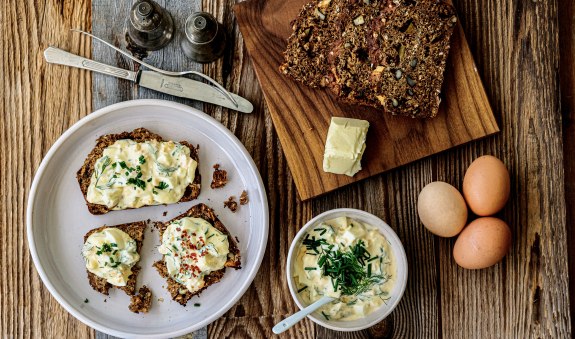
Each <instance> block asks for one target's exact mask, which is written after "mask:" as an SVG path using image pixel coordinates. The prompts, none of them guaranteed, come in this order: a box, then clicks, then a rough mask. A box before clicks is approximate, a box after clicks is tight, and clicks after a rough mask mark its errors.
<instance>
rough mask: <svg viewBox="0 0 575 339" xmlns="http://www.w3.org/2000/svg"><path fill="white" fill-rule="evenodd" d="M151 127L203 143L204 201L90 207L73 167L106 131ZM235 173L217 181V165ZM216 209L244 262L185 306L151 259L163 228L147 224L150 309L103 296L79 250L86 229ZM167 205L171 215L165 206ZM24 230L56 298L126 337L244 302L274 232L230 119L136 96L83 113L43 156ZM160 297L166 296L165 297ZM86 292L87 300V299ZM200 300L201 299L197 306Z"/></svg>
mask: <svg viewBox="0 0 575 339" xmlns="http://www.w3.org/2000/svg"><path fill="white" fill-rule="evenodd" d="M137 127H145V128H148V129H149V130H151V131H152V132H155V133H158V134H160V135H161V136H162V137H164V138H165V139H169V140H177V141H179V140H187V141H190V142H191V143H192V144H199V145H200V173H201V176H202V191H201V194H200V196H199V199H196V200H194V201H191V202H186V203H180V204H175V205H169V206H154V207H145V208H141V209H136V210H127V211H113V212H110V213H108V214H105V215H101V216H95V215H92V214H90V213H89V212H88V209H87V208H86V205H85V202H84V198H83V196H82V193H81V192H80V188H79V186H78V183H77V181H76V171H77V170H78V169H79V168H80V167H81V166H82V164H83V161H84V159H85V158H86V156H87V155H88V153H89V152H90V150H91V149H92V148H93V147H94V145H95V140H96V139H97V138H98V137H99V136H101V135H103V134H109V133H117V132H122V131H131V130H133V129H135V128H137ZM216 163H219V164H220V165H221V167H222V168H223V169H225V170H227V171H228V178H229V182H228V184H227V185H226V186H225V187H224V188H220V189H215V190H214V189H211V188H210V182H211V177H212V172H213V169H212V166H213V165H214V164H216ZM244 189H245V190H247V191H248V195H249V200H250V201H249V203H248V204H247V205H244V206H239V205H238V206H239V208H238V211H237V212H236V213H232V212H231V211H230V210H229V209H227V208H226V209H224V208H223V206H224V205H223V202H224V200H226V199H227V198H228V197H229V196H231V195H234V196H236V199H238V200H239V195H240V193H241V192H242V190H244ZM200 202H202V203H205V204H207V205H208V206H210V207H212V208H214V210H215V211H216V213H217V214H218V216H219V218H220V220H221V221H222V222H223V223H224V225H226V227H227V228H228V230H229V231H230V233H231V234H232V235H234V236H237V238H238V240H239V247H240V251H241V255H242V269H241V270H234V269H228V270H227V271H226V274H225V276H224V278H223V279H222V280H221V281H220V282H219V283H217V284H215V285H213V286H211V287H210V288H208V289H207V290H205V291H204V292H203V293H202V294H201V295H200V296H199V297H194V298H192V299H191V300H190V301H189V302H188V305H187V307H182V306H181V305H180V304H178V303H176V302H174V301H172V300H171V298H170V296H169V293H168V292H167V290H166V289H164V288H163V287H162V286H163V285H165V282H164V280H163V279H162V278H161V277H160V276H159V275H158V273H157V272H156V270H155V269H154V268H153V267H152V266H151V265H152V264H153V262H155V261H156V260H158V259H160V258H161V255H160V254H159V253H158V252H157V246H158V245H159V242H160V240H159V235H158V232H157V231H156V230H153V231H152V227H151V225H150V227H149V228H148V230H147V233H146V237H145V241H144V246H143V248H142V260H141V262H140V265H141V266H142V271H141V272H140V275H139V277H138V287H139V286H141V285H143V284H146V285H147V286H148V287H150V288H151V290H152V292H153V293H154V301H153V305H152V309H151V311H150V313H148V314H145V315H142V314H134V313H132V312H130V311H129V310H128V305H129V302H130V300H129V297H128V296H127V295H126V294H125V293H124V292H122V291H120V290H117V289H111V290H110V296H108V297H105V296H104V295H102V294H99V293H98V292H96V291H94V290H93V289H92V288H91V287H90V285H89V284H88V280H87V278H86V270H85V266H84V260H83V259H82V256H81V254H80V253H81V249H82V245H83V237H84V234H85V233H86V232H88V231H89V230H90V229H92V228H95V227H99V226H102V225H104V224H106V225H116V224H121V223H126V222H132V221H138V220H147V219H151V220H152V221H158V220H159V221H166V220H169V219H172V218H173V217H175V216H177V215H179V214H180V213H182V212H184V211H186V210H187V209H189V208H190V207H191V206H193V205H195V204H197V203H200ZM164 212H167V215H166V216H163V213H164ZM27 234H28V243H29V246H30V252H31V254H32V259H33V260H34V264H35V265H36V269H37V270H38V273H39V274H40V277H41V278H42V281H43V282H44V284H45V285H46V287H47V288H48V290H49V291H50V292H51V293H52V295H53V296H54V298H56V300H58V302H59V303H60V304H61V305H62V306H63V307H64V308H65V309H66V310H67V311H68V312H70V313H71V314H72V315H73V316H75V317H76V318H78V319H79V320H81V321H82V322H84V323H85V324H87V325H89V326H91V327H93V328H95V329H97V330H99V331H102V332H106V333H108V334H111V335H115V336H119V337H154V338H157V337H173V336H177V335H183V334H186V333H189V332H191V331H194V330H196V329H199V328H201V327H203V326H205V325H207V324H209V323H211V322H212V321H214V320H216V319H217V318H218V317H220V316H221V315H222V314H223V313H224V312H226V311H227V310H228V309H230V307H231V306H232V305H233V304H234V303H236V302H237V301H238V299H239V298H240V297H241V296H242V295H243V294H244V292H245V291H246V289H247V288H248V287H249V285H250V284H251V282H252V280H253V279H254V276H255V275H256V272H257V270H258V268H259V267H260V264H261V261H262V258H263V255H264V252H265V247H266V242H267V237H268V205H267V199H266V193H265V189H264V186H263V183H262V180H261V177H260V175H259V173H258V170H257V168H256V166H255V164H254V162H253V160H252V158H251V157H250V155H249V154H248V152H247V151H246V149H245V148H244V147H243V145H242V144H241V143H240V141H239V140H238V139H237V138H236V137H235V136H234V135H233V134H232V133H231V132H230V131H229V130H228V129H226V128H225V127H224V126H223V125H221V124H220V123H219V122H217V121H216V120H214V119H212V118H211V117H209V116H208V115H206V114H204V113H202V112H200V111H198V110H196V109H194V108H191V107H189V106H185V105H181V104H176V103H172V102H168V101H162V100H134V101H127V102H122V103H119V104H115V105H112V106H108V107H105V108H103V109H101V110H98V111H96V112H94V113H92V114H90V115H88V116H87V117H85V118H83V119H82V120H80V121H79V122H78V123H76V124H75V125H74V126H72V127H71V128H70V129H69V130H68V131H66V132H65V133H64V134H63V135H62V136H61V137H60V138H59V139H58V141H56V143H55V144H54V146H52V148H51V149H50V151H49V152H48V154H47V155H46V157H45V158H44V160H43V161H42V163H41V165H40V168H39V169H38V172H37V173H36V177H35V178H34V182H33V184H32V188H31V192H30V197H29V199H28V210H27ZM159 298H163V301H159V300H158V299H159ZM85 299H88V300H89V302H87V303H85V302H84V301H85ZM196 303H199V304H200V306H194V304H196Z"/></svg>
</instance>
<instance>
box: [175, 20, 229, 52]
mask: <svg viewBox="0 0 575 339" xmlns="http://www.w3.org/2000/svg"><path fill="white" fill-rule="evenodd" d="M182 35H183V36H182V41H181V46H182V50H183V52H184V54H185V55H186V56H187V57H188V58H190V59H192V60H194V61H196V62H201V63H208V62H212V61H215V60H217V59H219V58H220V57H222V55H223V54H224V50H225V47H226V42H227V37H226V32H225V30H224V26H223V25H222V24H221V23H219V22H218V21H217V20H216V18H214V16H213V15H211V14H210V13H206V12H195V13H192V15H190V16H189V17H188V18H187V19H186V23H185V26H184V34H182Z"/></svg>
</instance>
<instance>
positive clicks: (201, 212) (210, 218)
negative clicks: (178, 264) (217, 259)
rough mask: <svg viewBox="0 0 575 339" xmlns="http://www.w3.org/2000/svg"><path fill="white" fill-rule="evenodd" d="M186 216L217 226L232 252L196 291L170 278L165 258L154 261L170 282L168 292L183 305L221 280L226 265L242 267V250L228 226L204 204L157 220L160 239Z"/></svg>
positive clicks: (155, 265)
mask: <svg viewBox="0 0 575 339" xmlns="http://www.w3.org/2000/svg"><path fill="white" fill-rule="evenodd" d="M185 217H192V218H202V219H204V220H206V221H207V222H209V223H210V224H211V225H212V226H214V227H215V228H217V229H218V230H219V231H220V232H222V233H223V234H225V235H227V236H228V242H229V249H230V253H229V254H228V260H227V261H226V263H225V266H224V268H222V269H221V270H218V271H214V272H212V273H210V274H209V275H207V276H205V277H204V281H205V286H204V287H203V288H202V289H201V290H199V291H197V292H194V293H192V292H190V291H188V290H187V289H186V287H185V286H184V285H182V284H180V283H178V282H176V281H175V280H173V279H172V278H170V276H169V275H168V269H167V268H166V264H165V262H164V261H163V260H160V261H157V262H156V263H154V267H155V268H156V269H157V270H158V273H160V275H161V276H162V277H163V278H165V279H166V281H167V283H168V286H167V290H168V292H170V295H171V296H172V299H173V300H174V301H177V302H178V303H180V304H181V305H182V306H186V304H187V302H188V300H190V299H191V298H192V297H193V296H195V295H199V294H200V293H201V292H202V291H203V290H205V289H206V288H208V287H209V286H211V285H213V284H215V283H217V282H219V281H220V280H221V279H222V278H223V276H224V273H225V271H226V267H233V268H235V269H240V268H241V262H240V259H241V256H240V250H239V248H238V245H237V243H236V241H235V239H234V238H233V237H232V236H231V235H230V233H229V232H228V230H227V228H226V227H225V226H224V224H222V222H221V221H220V220H219V219H218V217H216V214H215V213H214V210H213V209H211V208H209V207H208V206H206V205H204V204H198V205H195V206H193V207H192V208H190V209H189V210H188V211H186V212H185V213H183V214H180V215H179V216H177V217H175V218H174V219H172V220H169V221H166V222H156V223H155V224H154V225H155V227H156V228H157V229H158V230H159V233H160V239H161V238H162V236H163V234H164V231H165V230H166V228H167V227H168V226H169V225H170V224H171V223H172V222H174V221H176V220H180V219H182V218H185ZM180 290H182V291H184V290H185V293H180Z"/></svg>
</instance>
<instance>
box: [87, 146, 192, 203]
mask: <svg viewBox="0 0 575 339" xmlns="http://www.w3.org/2000/svg"><path fill="white" fill-rule="evenodd" d="M197 166H198V163H197V162H196V161H195V160H194V159H192V158H191V157H190V149H189V148H188V147H187V146H185V145H182V144H180V143H177V142H174V141H157V140H149V141H145V142H135V141H133V140H129V139H124V140H117V141H116V142H114V144H112V145H110V146H108V147H106V149H104V152H103V154H102V157H100V158H99V159H98V160H97V161H96V163H95V164H94V171H93V173H92V178H91V180H90V186H89V187H88V193H87V195H86V199H87V200H88V202H90V203H93V204H100V205H106V206H107V207H108V208H109V209H112V210H121V209H126V208H138V207H142V206H146V205H159V204H172V203H175V202H178V201H179V200H180V199H181V198H182V196H183V195H184V192H185V191H186V187H187V186H188V185H189V184H191V183H192V182H193V181H194V178H195V173H196V167H197Z"/></svg>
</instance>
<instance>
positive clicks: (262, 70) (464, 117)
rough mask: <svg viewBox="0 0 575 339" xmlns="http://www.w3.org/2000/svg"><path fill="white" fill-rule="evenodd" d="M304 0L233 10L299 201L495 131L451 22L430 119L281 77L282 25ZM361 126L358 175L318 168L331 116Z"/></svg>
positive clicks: (269, 0)
mask: <svg viewBox="0 0 575 339" xmlns="http://www.w3.org/2000/svg"><path fill="white" fill-rule="evenodd" d="M308 2H309V0H290V1H285V0H250V1H246V2H242V3H241V4H238V5H237V6H236V7H235V13H236V16H237V18H238V24H239V27H240V30H241V31H242V33H243V35H244V38H245V39H246V40H245V41H246V47H247V49H248V52H249V53H250V55H251V57H252V60H253V65H254V68H255V71H256V74H257V76H258V80H259V81H260V84H261V86H262V89H263V92H264V95H265V97H266V99H267V103H268V106H269V110H270V114H271V117H272V120H273V121H274V125H275V127H276V131H277V133H278V137H279V139H280V141H281V144H282V148H283V150H284V154H285V156H286V159H287V161H288V165H289V167H290V169H291V173H292V175H293V177H294V181H295V184H296V187H297V189H298V192H299V194H300V197H301V198H302V200H307V199H309V198H313V197H316V196H318V195H321V194H324V193H326V192H330V191H333V190H334V189H337V188H339V187H342V186H344V185H348V184H350V183H353V182H357V181H359V180H362V179H365V178H367V177H370V176H373V175H376V174H379V173H381V172H383V171H387V170H389V169H392V168H396V167H398V166H401V165H405V164H407V163H409V162H412V161H414V160H418V159H421V158H424V157H426V156H429V155H431V154H435V153H438V152H441V151H444V150H446V149H449V148H452V147H454V146H458V145H461V144H463V143H466V142H469V141H471V140H476V139H480V138H483V137H485V136H488V135H491V134H493V133H496V132H498V131H499V128H498V127H497V123H496V122H495V118H494V116H493V111H492V110H491V106H490V105H489V100H488V98H487V95H486V93H485V90H484V88H483V84H482V83H481V78H480V77H479V74H478V73H477V68H476V66H475V62H474V60H473V56H472V54H471V52H470V50H469V46H468V44H467V41H466V39H465V34H464V33H463V29H462V28H461V25H460V24H459V23H457V24H456V27H455V30H454V33H453V37H452V40H451V51H450V55H449V59H448V60H447V67H446V71H445V81H444V86H443V93H442V97H444V98H443V101H442V104H441V105H440V110H439V114H438V116H437V117H436V118H434V119H426V120H420V119H411V118H405V117H394V116H391V115H390V114H385V113H384V112H382V111H381V110H378V109H374V108H366V107H361V106H357V105H347V104H343V103H341V102H339V101H338V100H337V99H336V98H335V97H334V96H333V95H331V93H329V92H330V91H329V90H318V89H313V88H310V87H307V86H305V85H304V84H301V83H298V82H296V81H293V80H292V79H291V78H289V77H287V76H285V75H283V74H281V72H280V71H279V65H280V64H282V63H283V62H284V56H283V52H284V51H285V49H286V43H287V38H288V37H289V36H290V35H291V33H292V29H291V25H290V22H291V21H292V20H293V19H294V18H295V17H296V16H297V14H298V13H299V11H300V10H301V8H302V7H303V5H304V4H306V3H308ZM333 116H343V117H349V118H356V119H364V120H367V121H369V123H370V126H369V133H368V135H367V142H366V145H367V147H366V150H365V154H364V155H363V159H362V170H361V171H360V172H359V173H358V174H356V175H355V176H354V177H353V178H351V177H348V176H345V175H336V174H331V173H326V172H324V171H323V165H322V164H323V151H324V146H325V140H326V136H327V131H328V127H329V123H330V120H331V117H333Z"/></svg>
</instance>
